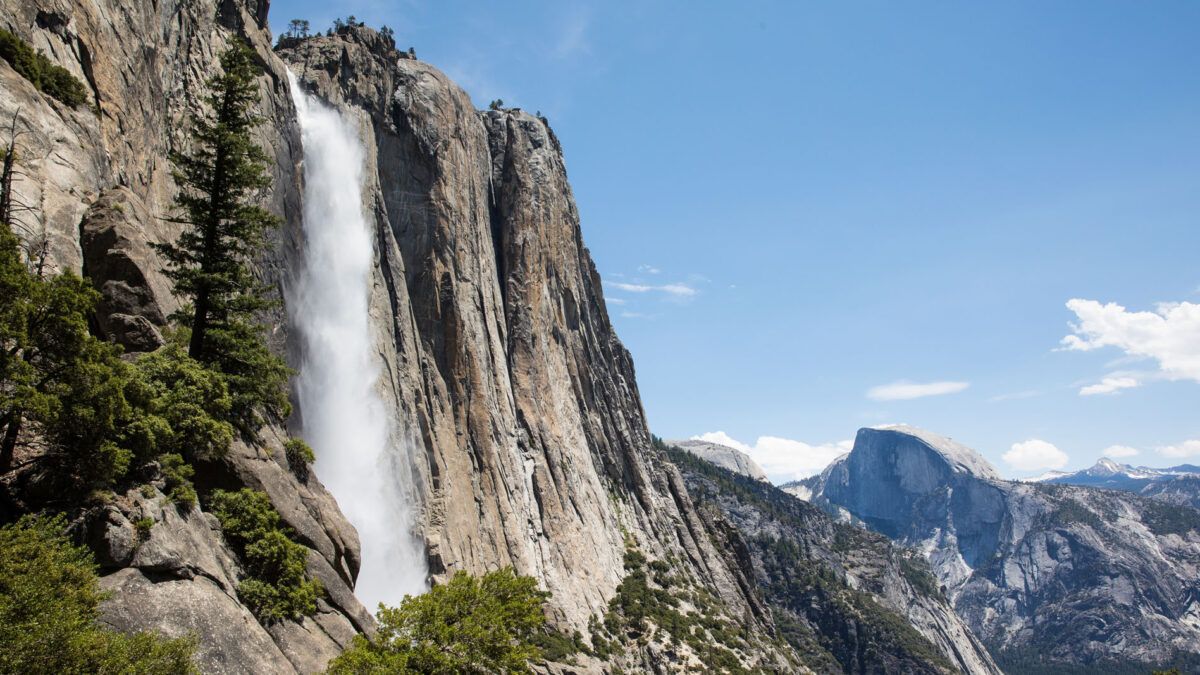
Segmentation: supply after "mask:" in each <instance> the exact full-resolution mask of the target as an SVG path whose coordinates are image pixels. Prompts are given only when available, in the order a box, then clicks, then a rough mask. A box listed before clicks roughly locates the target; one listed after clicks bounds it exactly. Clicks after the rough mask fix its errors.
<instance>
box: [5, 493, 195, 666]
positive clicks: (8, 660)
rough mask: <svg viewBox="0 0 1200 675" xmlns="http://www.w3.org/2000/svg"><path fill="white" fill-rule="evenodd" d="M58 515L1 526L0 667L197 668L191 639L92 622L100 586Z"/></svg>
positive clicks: (93, 567) (89, 558) (84, 553)
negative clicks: (125, 631)
mask: <svg viewBox="0 0 1200 675" xmlns="http://www.w3.org/2000/svg"><path fill="white" fill-rule="evenodd" d="M65 526H66V522H65V520H64V519H62V518H61V517H59V518H45V517H37V516H26V517H24V518H22V519H21V520H20V521H18V522H17V523H14V524H10V525H6V526H4V527H3V528H0V672H4V673H47V674H49V673H139V674H141V675H159V674H161V675H178V674H180V673H193V672H196V669H195V666H194V665H193V664H192V652H193V651H194V649H195V644H194V641H193V640H192V639H176V640H169V639H166V638H163V637H161V636H159V635H155V634H151V633H137V634H134V635H125V634H121V633H115V632H112V631H109V630H105V629H104V628H102V627H101V626H100V625H99V624H98V623H97V621H96V619H97V617H98V615H99V612H98V609H97V608H98V606H99V604H100V601H101V600H102V599H103V597H104V594H103V593H101V592H100V588H99V585H98V580H97V576H96V564H95V563H94V562H93V561H92V556H91V553H89V552H88V551H87V549H85V548H82V547H78V546H73V545H72V544H71V543H70V541H68V540H67V538H66V536H65V535H64V534H63V529H64V527H65Z"/></svg>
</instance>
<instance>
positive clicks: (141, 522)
mask: <svg viewBox="0 0 1200 675" xmlns="http://www.w3.org/2000/svg"><path fill="white" fill-rule="evenodd" d="M133 527H134V529H136V530H137V535H138V541H146V540H147V539H149V538H150V530H151V529H153V528H154V519H153V518H138V519H137V520H135V521H133Z"/></svg>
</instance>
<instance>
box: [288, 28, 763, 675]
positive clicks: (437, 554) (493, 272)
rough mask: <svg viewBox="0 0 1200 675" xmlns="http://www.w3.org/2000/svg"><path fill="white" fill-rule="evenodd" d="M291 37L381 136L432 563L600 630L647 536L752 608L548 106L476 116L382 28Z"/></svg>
mask: <svg viewBox="0 0 1200 675" xmlns="http://www.w3.org/2000/svg"><path fill="white" fill-rule="evenodd" d="M279 54H280V56H282V58H283V59H284V60H285V61H287V62H288V63H289V64H290V67H291V69H292V70H293V72H295V73H296V74H297V76H298V77H299V79H300V80H301V82H302V83H303V86H304V87H305V88H306V89H307V90H308V91H310V92H312V93H315V94H316V95H317V96H319V97H320V98H322V99H323V100H325V101H328V102H329V103H331V104H333V105H335V106H338V107H339V108H340V109H341V110H342V111H343V114H344V115H347V116H349V117H351V118H353V119H356V120H358V124H359V125H360V127H361V129H362V134H363V136H364V139H365V146H366V148H367V154H368V157H367V165H368V167H367V176H368V178H367V183H368V185H367V190H366V194H365V196H364V198H365V201H366V205H365V206H366V208H367V210H368V212H370V213H372V214H374V217H375V221H376V227H377V234H378V245H377V252H376V254H377V257H378V260H377V271H376V275H375V288H374V292H373V310H372V313H373V316H374V317H376V321H375V324H376V327H377V330H378V333H377V344H378V348H379V352H380V355H381V357H382V358H383V360H384V361H385V364H386V368H385V376H384V378H383V381H382V382H381V387H383V389H384V395H385V399H386V400H388V401H389V402H390V403H391V405H392V410H393V414H394V415H395V417H396V419H398V420H400V422H401V424H403V425H404V426H405V430H406V433H405V437H406V439H407V440H408V442H409V443H410V445H411V448H410V453H411V457H412V467H411V468H412V472H413V476H414V480H413V484H414V486H415V492H416V494H415V495H414V496H415V497H416V498H417V499H419V500H420V503H421V506H422V514H423V515H422V519H421V521H422V522H421V526H422V530H423V534H424V538H425V541H426V542H427V545H428V549H429V560H430V565H431V572H432V573H433V574H434V575H435V576H438V577H440V576H443V575H445V574H448V573H450V572H452V571H454V570H457V569H466V570H469V571H472V572H481V571H484V570H487V569H492V568H495V567H498V566H503V565H513V566H514V567H516V568H517V570H518V571H519V572H521V573H524V574H530V575H533V576H535V577H536V578H537V579H538V580H539V581H540V582H541V584H542V585H543V586H544V587H545V588H546V589H547V590H550V591H551V592H552V593H553V594H554V595H553V597H552V599H551V606H552V615H553V617H552V618H553V620H554V623H555V624H556V625H557V626H558V627H559V628H561V629H564V630H567V631H568V632H569V631H571V630H579V631H581V632H584V633H586V632H587V631H588V625H589V622H590V621H591V620H592V619H598V618H599V617H601V616H602V615H603V614H604V613H605V612H606V611H607V610H608V605H609V601H610V600H611V599H612V597H613V595H614V593H615V591H616V588H617V586H618V585H619V584H620V583H621V581H622V579H623V578H624V577H625V574H626V570H625V567H624V562H623V560H624V555H625V551H626V548H627V547H629V546H633V547H636V548H639V549H641V550H642V551H644V552H645V553H646V554H647V555H648V556H650V557H651V558H656V559H665V558H667V557H672V558H673V559H677V560H679V561H681V562H680V564H681V565H682V566H684V567H685V568H686V571H687V572H688V573H689V574H691V575H692V576H694V577H696V578H697V579H703V580H704V583H705V584H706V585H708V586H709V587H710V588H712V589H713V590H714V591H716V592H717V593H718V595H719V596H720V597H721V599H722V601H723V602H724V603H725V606H726V608H727V611H728V613H729V614H730V615H731V616H734V617H737V618H738V619H740V618H741V617H742V616H743V615H747V616H755V613H754V612H753V611H751V610H752V608H751V600H750V598H748V597H747V595H746V594H745V593H744V591H743V590H742V589H741V587H740V586H739V585H738V584H737V581H736V574H735V573H734V571H732V570H731V569H729V567H728V566H727V565H726V563H725V561H724V560H723V559H722V558H721V557H720V556H719V555H717V553H716V551H715V550H714V549H713V545H712V543H711V541H710V537H709V533H708V532H707V531H706V529H705V524H704V523H703V522H702V521H701V520H700V519H699V518H698V517H697V516H696V513H695V511H694V508H693V506H692V504H691V502H690V499H689V497H688V494H687V491H686V488H685V487H684V486H683V483H682V481H681V479H680V477H679V475H678V474H677V472H676V471H675V470H674V468H673V467H672V466H671V465H670V464H669V463H668V462H666V461H664V458H663V457H662V455H661V454H660V453H659V452H658V451H657V450H655V449H654V448H653V446H652V444H651V439H650V434H649V432H648V430H647V426H646V421H645V417H644V414H643V411H642V406H641V402H640V399H639V396H638V391H637V385H636V382H635V378H634V372H633V363H632V360H631V358H630V356H629V353H628V352H627V351H626V350H625V348H624V347H623V346H622V345H621V343H620V341H619V340H618V339H617V337H616V335H615V333H614V332H613V328H612V325H611V324H610V322H609V320H608V315H607V311H606V309H605V305H604V298H603V294H602V291H601V285H600V278H599V275H598V274H597V272H596V269H595V266H594V265H593V263H592V261H591V258H590V256H589V254H588V252H587V249H586V247H585V246H584V244H583V240H582V236H581V232H580V227H579V216H578V213H577V211H576V209H575V205H574V202H573V199H572V196H571V189H570V186H569V185H568V183H567V178H566V171H565V169H564V166H563V159H562V152H561V148H560V147H559V144H558V140H557V139H556V138H555V136H554V133H553V132H552V131H551V129H550V127H549V125H548V124H547V122H546V120H545V119H540V118H537V117H535V116H533V115H529V114H527V113H524V112H521V111H519V110H492V111H487V112H483V113H480V112H477V111H476V110H475V109H474V107H473V105H472V104H471V101H470V99H469V97H468V96H467V94H466V93H465V92H463V91H462V90H461V89H460V88H459V87H458V86H457V85H455V84H454V83H452V82H451V81H449V80H448V79H447V78H446V77H445V75H443V74H442V73H441V72H440V71H438V70H437V69H435V68H433V67H432V66H429V65H428V64H425V63H422V62H420V61H417V60H415V59H413V58H411V57H410V56H409V55H408V54H405V53H402V52H399V51H398V50H396V49H395V48H394V46H393V44H392V43H391V41H390V39H388V38H386V37H384V36H381V35H379V34H378V33H376V32H374V31H372V30H370V29H366V28H359V27H351V28H347V29H344V30H342V31H339V33H338V34H337V35H334V36H331V37H315V38H309V39H305V40H299V41H287V42H285V44H284V45H283V47H282V48H281V49H280V51H279ZM752 621H753V625H754V626H756V627H758V628H765V627H767V626H769V623H770V622H769V619H767V618H766V617H760V618H758V619H753V620H752ZM769 651H770V650H768V652H769ZM746 658H747V661H748V662H751V663H753V662H757V661H760V660H762V658H764V657H763V656H762V655H761V654H759V655H748V656H746ZM772 658H774V657H772Z"/></svg>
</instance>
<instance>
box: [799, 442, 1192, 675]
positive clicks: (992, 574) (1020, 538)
mask: <svg viewBox="0 0 1200 675" xmlns="http://www.w3.org/2000/svg"><path fill="white" fill-rule="evenodd" d="M954 459H955V458H953V457H948V456H947V455H946V453H945V452H943V450H942V448H940V447H939V446H938V444H937V443H936V442H930V440H929V438H928V437H927V436H921V435H915V434H910V433H907V432H905V431H903V430H899V431H898V430H894V429H891V430H888V429H863V430H861V431H860V432H859V435H858V438H857V440H856V441H855V446H854V450H853V451H852V452H851V453H850V455H849V456H848V457H846V458H844V459H842V460H839V461H838V462H836V463H835V464H834V465H833V466H831V467H830V468H828V469H827V470H826V471H825V472H824V473H823V474H822V476H821V477H820V479H819V480H818V481H817V482H816V485H815V488H814V496H813V502H814V503H816V504H820V505H823V506H824V507H826V508H827V509H829V510H831V511H833V512H835V513H839V514H846V515H849V516H850V517H852V518H854V519H856V520H858V521H860V522H863V523H865V524H867V525H868V526H870V527H872V528H874V529H876V530H878V531H880V532H883V533H885V534H887V535H889V536H890V537H892V538H894V539H896V540H898V541H900V542H902V543H905V544H908V545H911V546H915V547H917V548H919V549H921V550H923V551H926V552H927V554H928V556H929V559H930V562H931V564H932V566H933V568H934V571H935V572H936V573H937V575H938V577H939V579H940V581H941V582H942V583H943V584H944V585H946V587H947V589H948V592H949V595H950V597H951V598H952V599H953V601H954V604H955V608H956V609H957V611H958V612H959V614H960V615H961V616H962V617H963V618H964V619H965V620H966V621H967V623H968V624H969V625H970V626H971V628H972V629H973V630H974V631H975V632H976V633H977V634H978V635H979V636H980V637H981V638H983V639H984V640H985V641H986V642H987V643H989V644H990V645H994V646H995V647H998V648H1000V649H1017V648H1032V649H1034V650H1036V651H1037V652H1038V653H1041V654H1043V655H1045V656H1047V657H1049V658H1052V659H1058V660H1063V661H1070V662H1076V663H1093V662H1096V661H1103V660H1126V661H1138V662H1165V661H1167V660H1169V659H1171V658H1172V656H1173V655H1174V654H1175V653H1176V652H1191V653H1195V652H1197V651H1200V623H1198V622H1197V620H1196V619H1197V617H1198V616H1200V600H1197V598H1200V581H1197V579H1198V577H1197V574H1198V573H1200V517H1197V516H1196V511H1194V510H1192V509H1189V508H1187V507H1181V506H1175V505H1170V504H1163V503H1160V502H1158V501H1156V500H1151V499H1145V498H1141V497H1138V496H1136V495H1133V494H1130V493H1125V492H1117V491H1111V490H1097V489H1093V488H1085V487H1076V486H1065V485H1063V486H1054V485H1038V484H1029V483H1015V482H1010V481H1004V480H999V479H996V478H994V477H991V476H990V475H989V473H988V472H977V471H972V470H969V469H965V468H964V467H963V463H962V462H956V461H954ZM980 459H981V458H980Z"/></svg>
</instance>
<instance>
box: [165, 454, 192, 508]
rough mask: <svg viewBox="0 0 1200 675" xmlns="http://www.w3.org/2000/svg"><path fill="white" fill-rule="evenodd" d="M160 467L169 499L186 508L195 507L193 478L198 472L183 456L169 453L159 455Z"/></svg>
mask: <svg viewBox="0 0 1200 675" xmlns="http://www.w3.org/2000/svg"><path fill="white" fill-rule="evenodd" d="M158 467H159V472H161V473H162V477H163V481H164V482H166V487H167V497H168V498H169V499H170V500H171V501H173V502H175V503H176V504H178V505H180V506H182V507H184V508H191V507H193V506H195V505H196V500H197V495H196V488H195V486H194V485H192V478H194V477H195V475H196V470H195V469H194V468H192V465H191V464H188V463H187V462H186V461H184V459H183V456H182V455H178V454H174V453H168V454H165V455H159V457H158Z"/></svg>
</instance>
